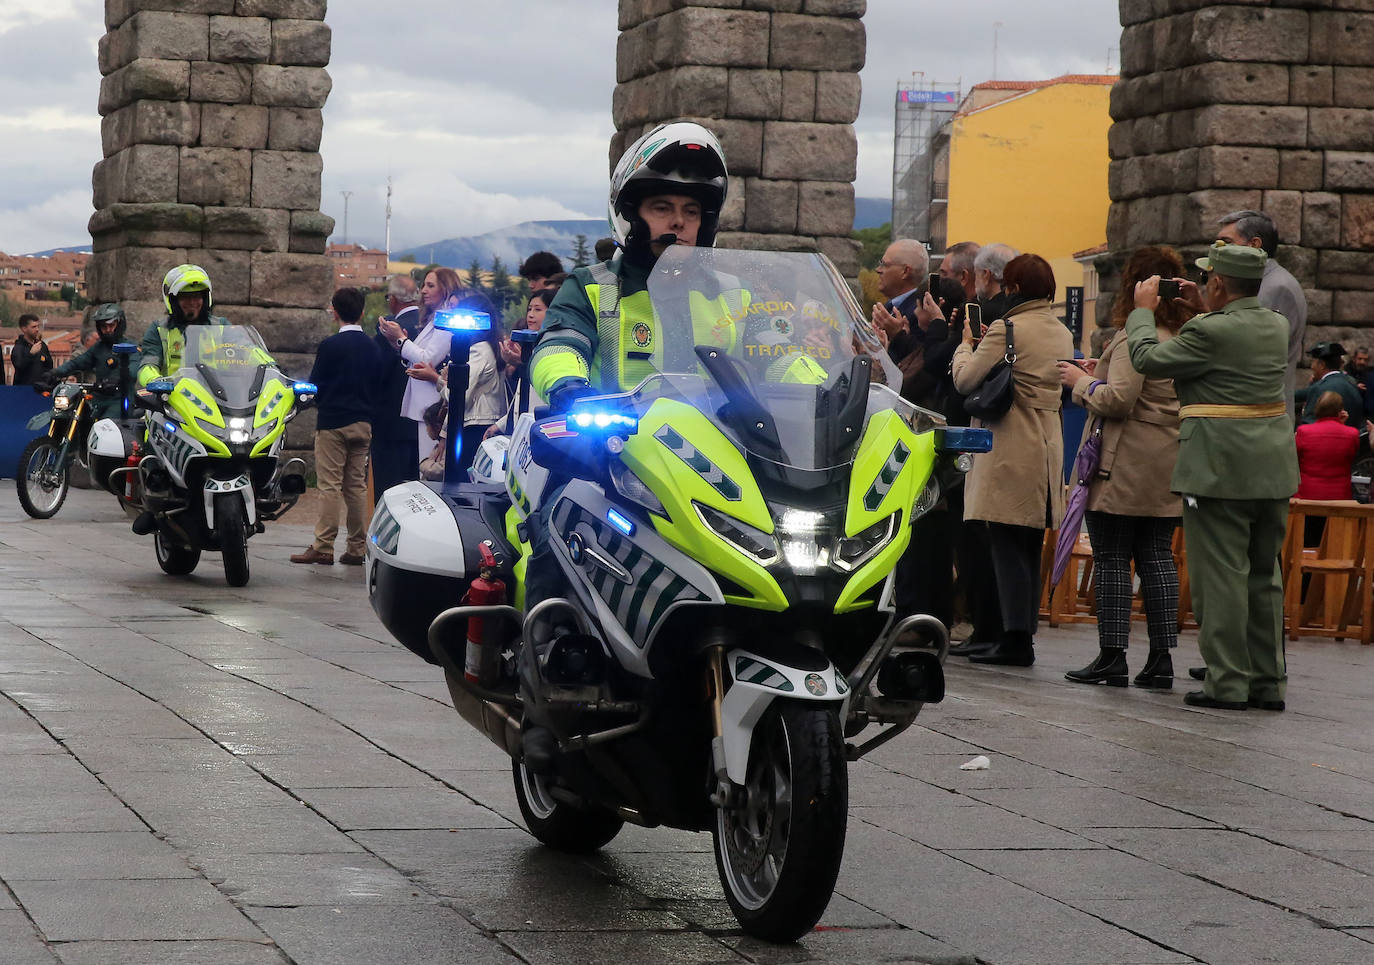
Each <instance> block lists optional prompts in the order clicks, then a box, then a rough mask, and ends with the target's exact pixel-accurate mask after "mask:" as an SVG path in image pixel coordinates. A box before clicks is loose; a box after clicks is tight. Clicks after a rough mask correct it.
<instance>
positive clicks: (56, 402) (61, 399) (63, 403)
mask: <svg viewBox="0 0 1374 965" xmlns="http://www.w3.org/2000/svg"><path fill="white" fill-rule="evenodd" d="M71 407H72V400H71V399H70V398H68V397H67V396H65V395H59V396H57V397H55V398H54V399H53V400H52V409H53V411H54V412H66V411H67V410H68V409H70V408H71Z"/></svg>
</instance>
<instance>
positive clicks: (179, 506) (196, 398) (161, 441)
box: [91, 325, 318, 586]
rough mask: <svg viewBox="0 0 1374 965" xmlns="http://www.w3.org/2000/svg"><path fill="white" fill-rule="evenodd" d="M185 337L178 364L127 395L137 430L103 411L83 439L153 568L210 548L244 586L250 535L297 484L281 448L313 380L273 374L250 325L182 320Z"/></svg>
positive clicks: (190, 566) (194, 560)
mask: <svg viewBox="0 0 1374 965" xmlns="http://www.w3.org/2000/svg"><path fill="white" fill-rule="evenodd" d="M185 337H186V342H185V348H184V351H183V355H182V359H183V362H182V367H181V368H180V369H179V370H178V371H176V372H174V373H172V374H171V375H170V376H169V377H167V378H161V379H155V380H154V381H152V382H150V383H148V385H147V386H145V387H144V389H142V390H140V391H139V392H137V393H135V395H134V399H133V401H134V404H135V405H137V406H139V407H140V408H141V409H143V410H144V412H145V418H146V438H145V439H143V440H140V439H139V438H138V434H137V433H132V432H129V431H127V430H124V429H121V427H120V426H118V425H116V424H115V423H114V422H113V421H112V420H104V421H102V422H99V423H97V424H96V426H95V428H94V429H93V430H92V434H91V451H92V452H93V453H95V454H96V455H98V456H100V457H102V458H105V459H108V460H112V461H113V462H114V463H116V464H117V468H115V469H114V470H112V471H111V473H110V475H109V476H108V477H107V478H109V480H110V485H109V488H110V489H111V491H112V492H116V493H117V494H119V493H121V487H126V488H125V489H124V490H123V491H124V492H126V493H128V494H129V498H124V499H122V500H121V502H122V503H123V505H124V506H125V509H126V511H127V512H128V513H129V515H130V516H132V517H135V527H136V529H135V531H136V532H137V531H139V529H140V528H143V529H144V531H145V532H151V533H152V534H153V547H154V552H155V553H156V555H157V562H158V565H159V566H160V567H162V570H163V572H165V573H168V574H171V575H174V576H184V575H186V574H188V573H190V572H191V571H192V570H194V569H195V568H196V565H197V564H198V563H199V562H200V555H201V553H202V551H204V550H211V551H218V552H219V553H220V554H221V556H222V557H223V561H224V578H225V581H226V582H228V584H229V585H230V586H244V585H246V584H247V583H248V579H249V563H248V539H249V537H251V536H253V535H254V534H256V533H261V532H263V529H264V527H263V524H264V523H265V522H269V521H271V520H274V519H277V518H279V517H280V516H282V515H283V514H284V513H286V512H287V511H288V510H289V509H290V508H291V507H292V506H294V505H295V504H296V501H297V500H298V499H299V498H300V496H301V494H302V493H303V492H305V476H304V470H305V463H304V462H302V461H301V460H300V459H291V460H288V461H287V462H285V463H284V464H283V463H282V462H281V460H280V452H281V447H282V441H283V438H284V436H285V433H286V425H287V423H288V422H290V421H291V420H292V419H293V418H295V416H296V414H297V413H298V412H300V410H301V409H302V408H303V407H305V406H308V405H310V404H311V403H312V402H313V401H314V398H315V395H316V394H317V392H318V389H317V388H316V387H315V386H314V385H313V384H311V383H309V382H297V381H295V380H294V379H291V378H289V377H288V376H286V375H285V374H283V373H282V371H281V370H280V369H279V368H278V367H277V364H276V362H275V361H273V359H272V356H271V355H270V354H269V353H268V351H267V346H266V345H265V344H264V343H263V340H262V337H261V336H259V335H258V333H257V332H256V331H255V330H254V329H252V328H250V327H247V326H239V325H190V326H188V327H187V328H186V336H185ZM135 494H136V495H135Z"/></svg>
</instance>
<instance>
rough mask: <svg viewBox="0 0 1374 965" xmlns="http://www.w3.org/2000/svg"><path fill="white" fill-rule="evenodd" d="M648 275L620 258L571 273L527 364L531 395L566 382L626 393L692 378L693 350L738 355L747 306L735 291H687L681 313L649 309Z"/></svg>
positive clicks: (739, 291) (744, 295)
mask: <svg viewBox="0 0 1374 965" xmlns="http://www.w3.org/2000/svg"><path fill="white" fill-rule="evenodd" d="M648 276H649V272H648V269H646V268H644V267H643V266H641V265H638V264H634V263H631V262H628V261H626V260H625V259H624V258H623V257H619V256H618V257H617V258H616V259H613V260H612V261H610V262H606V263H604V264H595V265H591V266H590V267H587V268H578V269H576V270H575V271H574V272H573V274H572V276H571V277H569V278H568V280H567V281H565V282H564V283H563V287H562V288H560V289H559V290H558V295H557V296H556V297H555V298H554V300H553V304H552V305H550V306H549V312H548V315H547V316H546V318H545V319H544V328H543V334H542V336H541V337H540V339H539V344H538V346H537V347H536V348H535V351H534V357H533V359H532V360H531V362H530V370H531V383H532V385H533V387H534V391H535V392H537V393H538V394H539V395H540V396H542V397H543V398H546V399H547V398H549V397H550V394H551V393H552V392H554V391H555V390H556V389H558V388H561V386H559V383H560V382H563V381H564V380H569V379H571V380H576V381H581V380H585V381H586V382H588V383H590V384H591V386H592V387H593V388H595V389H597V390H598V391H600V392H607V393H609V392H628V391H629V390H630V389H633V388H634V387H635V386H636V385H638V384H639V383H640V382H642V381H644V379H645V378H647V377H648V376H650V375H653V374H654V373H656V372H695V371H696V369H697V358H696V355H695V353H694V348H695V346H697V345H715V346H719V347H720V348H723V349H724V350H725V351H727V352H735V351H736V347H737V346H736V343H737V341H738V326H737V322H738V321H739V320H740V319H741V318H742V317H743V316H744V313H745V311H746V309H747V308H748V306H749V293H748V292H746V291H744V290H742V289H739V288H733V289H730V288H721V289H720V290H718V291H714V292H706V291H690V292H688V293H687V299H686V302H685V303H684V304H683V305H681V306H679V310H678V311H673V310H672V308H670V307H668V306H664V305H659V306H658V307H659V311H658V312H655V311H654V305H653V304H652V303H651V302H650V299H649V291H648V288H647V281H648Z"/></svg>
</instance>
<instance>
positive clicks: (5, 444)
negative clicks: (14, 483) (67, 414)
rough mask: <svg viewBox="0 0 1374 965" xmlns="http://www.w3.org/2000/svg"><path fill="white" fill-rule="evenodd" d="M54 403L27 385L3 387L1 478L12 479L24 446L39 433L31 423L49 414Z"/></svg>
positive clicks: (0, 396) (0, 389) (0, 403)
mask: <svg viewBox="0 0 1374 965" xmlns="http://www.w3.org/2000/svg"><path fill="white" fill-rule="evenodd" d="M51 405H52V400H51V399H49V398H47V397H46V396H42V395H39V394H38V393H37V392H35V391H33V389H32V388H31V387H30V386H27V385H0V479H10V478H13V476H14V469H15V467H16V466H17V465H18V464H19V456H20V455H21V454H22V453H23V452H24V447H25V446H27V445H28V444H29V440H30V439H32V438H33V437H34V436H35V435H37V434H38V433H35V432H32V431H30V430H29V428H28V421H29V420H30V419H32V418H33V417H34V416H36V415H37V414H38V413H40V412H44V411H46V410H47V409H48V408H49V407H50V406H51Z"/></svg>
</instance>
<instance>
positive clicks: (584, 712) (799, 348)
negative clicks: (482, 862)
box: [366, 247, 991, 941]
mask: <svg viewBox="0 0 1374 965" xmlns="http://www.w3.org/2000/svg"><path fill="white" fill-rule="evenodd" d="M649 296H650V298H651V300H652V306H653V310H654V321H655V324H654V325H653V326H648V325H645V331H642V332H637V333H634V334H635V335H636V337H635V338H633V339H630V340H627V344H626V348H627V351H629V352H641V354H642V355H643V357H644V358H643V360H644V361H647V362H650V363H651V365H652V367H653V368H656V369H658V370H659V372H660V373H661V374H655V375H651V376H650V377H649V378H647V379H646V380H645V381H644V382H643V383H642V384H640V385H639V386H638V387H637V388H636V389H635V390H634V391H632V392H628V393H624V394H619V395H608V396H602V397H599V398H592V399H582V400H579V401H578V402H577V403H575V404H574V406H573V408H572V409H571V411H569V412H568V413H566V414H561V415H554V416H550V415H546V416H544V417H542V418H537V417H535V415H533V414H532V415H526V416H523V417H522V418H521V420H520V422H519V423H518V425H517V427H516V431H515V432H514V435H513V437H512V440H511V445H510V449H509V453H508V457H507V475H506V479H505V483H504V485H502V486H478V485H471V484H469V485H457V486H448V487H445V486H443V485H439V484H434V485H431V486H427V485H424V484H420V483H411V484H407V485H404V486H398V487H395V488H393V489H391V490H388V491H387V492H386V493H385V494H384V496H383V499H382V502H381V505H380V506H379V507H378V511H377V513H376V514H375V516H374V519H373V522H372V526H371V529H370V539H369V547H368V560H367V569H366V574H367V580H368V586H369V593H370V595H371V599H372V603H373V607H374V609H375V610H376V611H377V613H378V615H379V616H380V617H381V619H382V621H383V623H384V624H386V626H387V627H388V629H389V630H390V631H391V632H392V633H393V635H395V636H396V637H397V639H399V640H401V642H402V643H404V644H405V645H406V646H408V647H410V648H411V649H412V650H414V651H415V652H416V653H418V654H420V655H421V656H424V657H425V658H426V659H428V660H430V661H431V662H433V663H436V664H438V665H439V666H441V667H442V668H443V670H444V674H445V678H446V680H447V682H448V685H449V690H450V693H451V694H452V697H453V702H454V706H455V708H456V709H457V710H458V713H459V714H460V715H461V716H462V717H463V718H464V719H465V720H466V721H467V722H469V723H470V724H471V725H472V726H474V727H476V728H478V729H479V730H480V731H482V732H483V733H485V734H486V735H487V736H488V737H489V738H490V739H491V740H492V741H494V742H495V743H496V744H497V745H498V746H499V747H501V748H502V749H503V750H504V751H505V752H506V753H508V754H509V755H510V756H511V758H512V762H513V763H512V769H513V777H514V782H515V790H516V796H517V799H518V802H519V806H520V809H521V813H522V815H523V817H524V820H525V822H526V824H527V825H528V827H529V829H530V830H531V832H533V834H534V835H535V837H537V838H538V839H539V840H540V841H542V842H544V843H545V844H547V845H549V846H551V847H554V848H559V849H563V850H567V851H590V850H593V849H596V848H599V847H601V846H602V845H603V844H605V843H606V842H608V841H609V840H610V839H611V838H613V837H614V836H615V834H616V833H617V832H618V831H619V829H620V828H621V826H622V825H623V824H624V823H625V822H631V823H634V824H639V825H644V826H649V827H653V826H657V825H666V826H669V827H675V828H684V829H689V830H694V831H702V832H709V833H711V835H712V837H713V840H714V849H715V857H716V865H717V869H718V872H719V876H720V880H721V883H722V886H723V888H724V892H725V896H726V898H727V900H728V902H729V904H730V907H731V909H732V910H733V912H734V914H735V915H736V917H737V918H738V920H739V921H740V923H741V925H742V926H743V927H744V929H745V931H747V932H748V933H750V934H752V935H755V936H758V937H761V938H764V939H767V940H772V941H791V940H794V939H796V938H797V937H799V936H801V935H802V934H804V933H805V932H807V931H808V930H810V929H811V928H812V927H813V926H814V925H815V923H816V922H817V921H818V920H819V918H820V916H821V914H822V913H823V911H824V909H825V907H826V905H827V903H828V902H829V900H830V896H831V894H832V892H833V889H834V885H835V880H836V875H837V874H838V871H839V867H840V862H841V858H842V856H843V853H844V839H845V825H846V821H847V817H848V790H847V787H848V784H847V762H848V761H853V760H857V759H858V758H859V757H861V756H862V755H863V754H865V753H867V752H868V751H870V750H872V749H873V748H875V747H877V746H878V745H880V744H882V743H884V742H885V741H887V740H890V739H891V738H892V737H894V736H895V735H896V734H898V733H901V732H902V731H903V730H905V729H906V728H908V727H910V725H911V724H912V722H913V721H914V720H915V718H916V716H917V714H918V713H919V712H920V710H921V708H922V707H923V706H924V705H926V704H928V703H935V702H938V701H939V700H941V699H942V698H943V696H944V676H943V669H942V664H943V660H944V657H945V654H946V651H947V649H948V635H947V633H946V629H945V627H944V626H943V625H941V624H940V622H939V621H938V620H936V619H935V618H933V617H930V616H925V615H916V616H911V617H907V618H905V619H903V620H900V621H898V620H896V619H895V617H894V610H893V591H892V583H893V580H892V572H893V568H894V566H895V565H896V563H897V560H898V558H899V557H900V556H901V555H902V552H903V551H904V550H905V549H906V547H907V545H908V543H909V541H910V539H911V523H912V520H913V519H915V518H916V517H918V516H920V515H921V514H923V513H925V512H927V511H929V510H930V509H931V508H932V507H934V506H935V505H936V504H937V502H938V501H939V499H940V498H941V492H942V486H947V485H950V484H953V483H954V482H955V481H956V480H957V479H958V478H959V473H960V472H962V471H966V470H967V469H968V468H969V466H970V465H971V463H970V460H971V456H970V455H969V452H970V451H985V450H986V449H987V448H989V447H990V444H991V438H990V434H989V433H988V432H987V431H986V430H982V429H960V428H953V427H947V426H945V425H944V423H943V420H942V419H941V418H940V416H938V415H936V414H934V413H931V412H927V411H924V410H921V409H918V408H915V407H913V406H912V405H910V404H908V403H907V402H905V401H904V400H902V399H901V397H900V396H899V395H898V392H897V389H898V387H899V386H900V373H899V372H898V371H897V370H896V368H895V366H893V365H892V363H891V362H890V360H889V359H888V358H887V356H886V353H885V352H883V351H882V350H881V347H880V346H878V345H877V344H876V340H875V339H873V338H872V331H871V329H870V328H868V327H867V326H866V325H865V322H864V319H863V317H862V314H861V312H860V309H859V307H858V305H857V303H856V302H855V300H854V298H853V296H852V294H851V293H850V290H849V288H848V286H847V285H846V284H845V282H844V280H843V278H842V277H841V276H840V275H839V274H838V273H837V272H836V270H835V269H834V267H833V266H832V265H831V264H830V262H829V261H828V260H827V259H825V258H824V257H822V256H819V255H808V254H782V253H768V252H744V251H725V250H711V249H700V248H686V247H675V248H671V249H669V251H668V252H667V253H666V254H664V255H663V256H662V257H661V258H660V259H659V260H658V263H657V265H656V266H655V268H654V270H653V272H652V275H651V278H650V281H649ZM604 297H605V296H604V294H603V298H604ZM703 336H704V337H703ZM451 384H452V383H451ZM459 397H461V396H459ZM536 526H546V527H548V530H547V533H548V540H549V542H550V546H551V548H552V550H553V555H554V557H555V558H556V565H557V566H558V567H559V568H560V569H561V572H562V576H563V578H564V581H565V583H566V586H567V591H566V595H563V596H555V597H553V598H549V599H544V600H542V601H540V602H538V603H537V605H535V606H532V607H526V601H525V588H526V578H527V576H528V574H527V572H526V568H527V565H528V562H529V553H530V536H531V534H532V532H533V528H534V527H536ZM444 606H448V607H449V609H446V610H445V611H444V612H442V613H440V612H436V611H437V610H438V609H439V608H441V607H444ZM541 738H542V739H541Z"/></svg>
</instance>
